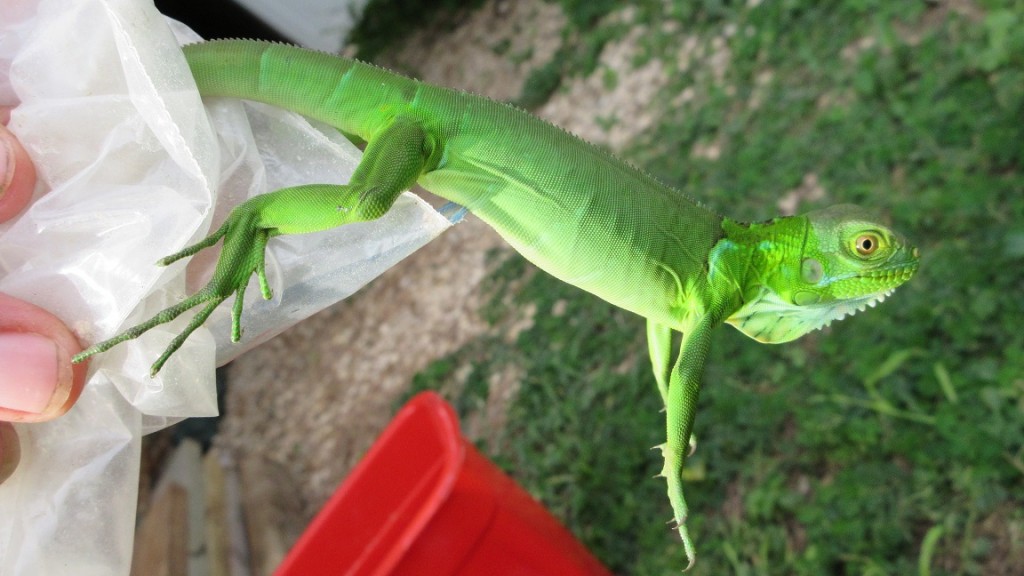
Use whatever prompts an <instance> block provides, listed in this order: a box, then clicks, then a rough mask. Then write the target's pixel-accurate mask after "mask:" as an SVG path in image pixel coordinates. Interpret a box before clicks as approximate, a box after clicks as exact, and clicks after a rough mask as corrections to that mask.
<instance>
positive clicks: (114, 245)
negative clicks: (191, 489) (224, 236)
mask: <svg viewBox="0 0 1024 576" xmlns="http://www.w3.org/2000/svg"><path fill="white" fill-rule="evenodd" d="M176 34H177V37H176ZM189 35H190V33H189V32H188V31H187V30H186V29H184V27H182V26H180V25H175V24H174V23H170V24H169V23H168V22H167V21H166V20H165V19H164V18H163V17H162V16H160V14H159V13H157V12H156V10H155V9H154V8H153V6H152V5H151V4H150V3H149V2H147V1H146V0H39V1H38V2H36V1H35V0H31V1H29V0H4V1H3V2H2V3H0V104H10V103H13V102H20V105H19V107H18V108H17V109H16V110H15V111H14V113H13V114H12V119H11V123H10V126H9V127H10V128H11V130H12V131H13V132H14V133H15V134H17V135H18V137H19V138H20V139H21V141H22V143H23V144H24V145H25V147H26V149H27V150H28V151H29V154H30V156H31V157H32V159H33V161H34V162H35V163H36V167H37V169H38V172H39V176H40V184H39V186H37V190H36V200H35V202H34V203H33V205H32V206H31V207H30V208H29V209H28V210H27V211H26V212H24V213H23V214H21V215H20V216H19V217H18V218H17V219H15V220H14V221H13V222H11V223H8V224H5V225H0V291H3V292H6V293H9V294H11V295H13V296H17V297H19V298H22V299H25V300H28V301H31V302H33V303H35V304H38V305H40V306H42V307H43V308H46V309H48V310H50V311H51V312H53V313H54V314H56V315H57V316H59V317H60V318H62V319H63V320H64V321H65V322H66V323H67V324H68V325H69V326H71V328H72V329H73V330H75V331H76V332H77V333H78V334H79V336H80V337H81V338H82V340H83V341H84V342H85V343H90V342H95V341H98V340H100V339H102V338H106V337H109V336H111V335H113V334H115V333H116V332H118V331H119V330H120V329H123V328H125V327H127V326H130V325H132V324H135V323H137V322H138V321H141V320H143V319H146V318H149V317H150V316H151V315H152V314H153V313H155V312H157V311H158V310H160V309H162V308H164V307H165V306H167V305H169V304H172V303H174V302H177V301H179V300H180V298H181V297H182V296H183V295H184V294H185V293H186V278H185V277H186V275H185V274H184V268H185V264H184V263H177V264H175V265H172V266H170V267H167V268H162V267H158V266H156V265H154V264H153V263H154V262H155V261H156V260H157V259H159V258H161V257H163V256H165V255H167V254H170V253H173V252H175V251H177V250H179V249H180V248H181V247H183V246H184V245H186V244H188V243H191V242H195V241H197V240H199V239H201V238H202V237H204V236H205V235H206V233H207V232H208V231H209V229H210V228H211V225H216V224H218V223H219V222H220V221H221V220H222V219H223V217H224V216H225V215H226V213H227V211H228V210H229V209H230V207H231V206H232V205H234V204H237V203H238V202H240V201H242V200H244V199H245V198H248V197H251V196H252V195H255V194H258V193H262V192H266V191H269V190H273V189H276V188H280V187H282V186H287V185H295V184H303V183H310V182H337V183H341V182H344V181H345V180H346V179H347V178H348V176H349V175H350V174H351V171H352V169H353V168H354V167H355V165H356V163H357V162H358V158H359V151H358V150H357V149H355V148H354V147H352V146H351V145H350V144H349V143H348V142H347V141H346V140H345V139H344V138H343V137H341V136H340V135H338V134H337V133H336V132H335V131H333V130H328V129H323V127H312V126H310V125H309V123H307V122H306V121H305V120H303V119H301V118H299V117H297V116H295V115H291V114H287V113H283V112H282V111H279V110H276V109H272V108H269V107H265V106H260V105H254V104H242V103H240V102H237V101H227V100H220V101H211V102H209V103H208V104H209V106H208V109H204V108H203V105H202V102H201V100H200V98H199V96H198V94H197V93H196V92H195V89H194V85H193V84H192V80H191V76H190V75H189V73H188V68H187V66H186V64H185V61H184V59H183V57H182V56H181V53H180V51H179V50H178V47H177V46H178V43H180V42H184V41H186V40H196V39H197V38H195V37H190V36H189ZM208 113H209V115H208ZM250 126H251V128H250ZM214 205H216V208H214ZM448 225H449V223H448V222H447V221H446V220H445V219H444V218H442V217H441V216H440V215H438V214H437V213H436V212H434V211H433V210H431V209H430V208H429V207H428V206H427V205H426V204H424V203H423V202H422V201H420V200H419V199H417V198H415V197H413V196H411V195H406V196H403V197H402V198H401V199H400V200H399V202H398V203H397V204H396V206H395V209H394V210H392V211H391V212H390V213H389V214H388V215H387V216H386V217H385V218H382V219H381V220H379V221H376V222H371V223H365V224H359V225H350V226H345V227H342V228H339V229H337V230H333V231H330V232H325V233H319V234H309V235H304V236H296V237H284V238H275V239H274V240H273V241H272V242H271V244H272V245H273V246H272V247H271V250H270V251H269V253H268V261H267V268H268V276H269V278H270V280H271V282H272V287H273V289H274V293H275V298H274V300H272V301H269V302H264V301H262V299H261V298H260V296H259V290H258V289H257V288H255V286H254V285H251V286H250V288H249V290H248V292H247V294H248V295H249V296H248V299H247V304H248V305H247V310H246V312H245V313H244V314H243V328H244V329H245V333H244V341H243V343H242V345H232V344H230V343H229V342H228V338H229V335H230V329H229V327H230V318H229V311H230V310H229V308H230V303H226V304H225V305H223V306H222V307H221V308H222V309H221V310H218V312H217V314H216V315H215V317H213V318H211V319H210V321H209V322H208V324H207V327H208V328H210V329H211V330H212V333H213V334H212V337H211V333H210V331H208V330H205V329H200V330H198V331H197V332H196V333H195V334H194V335H193V336H192V337H191V338H190V339H189V340H188V342H187V343H186V344H185V346H183V347H182V348H181V350H179V351H178V352H177V353H176V354H175V355H174V356H173V357H172V359H171V360H170V361H169V362H168V363H167V365H166V366H165V367H164V369H163V371H162V372H161V373H160V374H159V375H158V377H157V378H155V379H150V378H149V377H148V372H149V365H150V364H151V363H152V361H153V360H155V359H156V358H157V357H158V356H159V355H160V353H161V352H162V350H163V349H164V347H165V346H166V344H167V343H168V342H169V341H170V339H171V338H173V336H174V335H176V334H177V333H178V332H180V330H181V328H182V327H183V326H184V324H185V323H186V322H187V319H188V317H191V314H186V315H185V316H184V317H183V318H179V320H178V321H176V322H174V323H172V324H169V325H165V326H161V327H159V328H157V329H154V330H153V331H152V332H151V333H147V334H146V335H145V336H143V337H142V338H140V339H139V340H137V341H132V342H129V343H125V344H122V345H120V346H118V347H117V348H115V349H114V350H112V351H110V352H107V353H105V354H103V355H100V356H97V357H95V358H94V360H93V364H92V367H91V368H92V370H91V371H90V372H91V374H90V379H89V382H88V383H87V384H86V387H85V390H84V392H83V394H82V397H81V399H80V400H79V402H78V404H76V405H75V407H74V408H73V409H72V410H71V411H70V412H69V413H68V414H67V415H65V416H64V417H62V418H59V419H57V420H55V421H53V422H49V423H43V424H32V425H18V426H17V430H18V434H19V436H20V438H21V442H22V449H23V457H22V462H21V465H20V466H19V468H18V470H17V471H16V472H15V474H14V475H13V476H12V477H11V478H10V479H9V480H8V481H7V482H5V483H4V484H2V485H0V575H3V576H7V575H30V574H31V575H37V574H47V575H59V574H75V575H90V574H96V575H102V576H109V575H111V574H127V573H128V570H129V566H130V559H131V549H132V539H133V532H134V523H135V503H136V490H137V483H138V465H139V445H140V443H139V438H140V436H141V434H143V433H144V432H147V431H151V430H155V429H158V428H161V427H163V426H165V425H167V424H169V423H173V422H175V421H177V420H179V419H181V418H182V417H187V416H209V415H213V414H215V412H216V398H215V391H214V390H215V388H214V381H213V368H214V364H215V362H216V363H224V362H227V361H228V360H229V359H230V358H231V357H233V355H234V354H237V353H238V352H240V351H241V350H243V349H245V348H246V347H250V346H252V345H254V344H255V343H258V342H260V341H263V340H265V339H266V338H269V337H270V336H271V335H273V334H276V333H277V332H279V331H280V330H282V329H284V328H286V327H287V326H288V325H290V324H292V323H294V322H296V321H298V320H300V319H302V318H305V317H306V316H308V315H310V314H312V313H313V312H316V311H317V310H319V309H322V308H324V307H326V306H328V305H330V304H332V303H333V302H335V301H337V300H340V299H341V298H343V297H345V296H347V295H349V294H351V293H352V292H354V291H355V290H357V289H358V288H359V287H361V286H362V285H363V284H365V283H366V282H368V281H369V280H370V279H372V278H374V277H376V276H377V275H379V274H380V273H381V272H383V271H384V270H386V269H387V268H389V267H390V266H392V265H393V264H394V263H395V262H397V261H398V260H400V259H401V258H403V257H404V256H406V255H408V254H409V253H411V252H412V251H414V250H415V249H416V248H418V247H419V246H422V245H423V244H425V243H426V242H428V241H429V240H430V239H432V238H434V237H436V236H437V235H438V234H440V232H442V231H443V230H444V229H445V228H446V227H447V226H448ZM215 256H216V250H213V251H212V254H209V255H200V256H199V257H197V258H195V260H197V262H196V263H194V264H193V265H190V267H189V273H188V280H187V284H188V287H187V291H188V292H189V293H191V292H192V291H194V290H195V289H196V288H197V287H199V286H201V285H203V284H204V283H205V276H206V275H207V274H208V273H209V270H210V269H211V268H212V264H213V263H214V261H215V260H214V258H215ZM204 272H205V274H204ZM282 282H287V283H289V284H287V285H285V284H282ZM282 298H283V304H282ZM214 340H216V342H217V346H216V354H215V346H214Z"/></svg>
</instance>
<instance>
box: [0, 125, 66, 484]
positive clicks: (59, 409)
mask: <svg viewBox="0 0 1024 576" xmlns="http://www.w3.org/2000/svg"><path fill="white" fill-rule="evenodd" d="M8 116H9V113H8V111H7V110H0V122H2V123H3V124H6V123H7V119H8ZM35 181H36V173H35V168H34V167H33V165H32V162H31V161H30V160H29V158H28V154H26V153H25V149H24V148H22V147H21V144H20V143H18V141H17V139H16V138H15V137H14V135H13V134H11V133H10V132H9V131H8V130H7V129H6V128H4V127H3V126H2V125H0V222H4V221H7V220H10V219H11V218H13V217H14V216H15V215H17V214H18V213H19V212H21V210H23V209H24V208H25V206H26V205H27V204H28V202H29V200H30V199H31V197H32V189H33V188H34V187H35ZM81 349H82V347H81V345H80V344H79V342H78V339H77V338H76V337H75V335H74V334H72V332H71V331H70V330H69V329H68V328H67V326H65V325H64V323H63V322H61V321H60V319H58V318H57V317H56V316H54V315H53V314H50V313H49V312H47V311H46V310H43V309H42V308H39V307H38V306H35V305H33V304H29V303H28V302H25V301H23V300H19V299H17V298H14V297H11V296H8V295H7V294H3V293H0V483H3V481H4V480H6V479H7V478H8V477H9V476H10V475H11V474H12V473H13V472H14V470H15V468H16V467H17V465H18V461H19V459H20V456H21V449H20V444H19V442H18V436H17V434H16V433H15V430H14V427H13V426H12V425H11V424H10V423H11V422H43V421H46V420H51V419H53V418H56V417H57V416H60V415H61V414H64V413H65V412H67V411H68V409H70V408H71V406H72V405H73V404H74V403H75V401H76V400H78V396H79V395H80V394H81V392H82V387H83V386H84V385H85V373H86V365H85V364H76V365H72V364H71V356H72V355H74V354H75V353H77V352H78V351H80V350H81Z"/></svg>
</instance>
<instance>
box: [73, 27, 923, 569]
mask: <svg viewBox="0 0 1024 576" xmlns="http://www.w3.org/2000/svg"><path fill="white" fill-rule="evenodd" d="M183 50H184V53H185V58H186V59H187V61H188V64H189V66H190V68H191V70H192V74H193V75H194V76H195V81H196V85H197V86H198V88H199V92H200V94H202V95H203V96H206V97H220V96H223V97H230V98H241V99H246V100H254V101H259V102H264V103H267V104H271V105H274V106H278V107H281V108H285V109H288V110H292V111H294V112H298V113H300V114H303V115H305V116H307V117H309V118H313V119H316V120H319V121H321V122H326V123H328V124H330V125H332V126H334V127H336V128H337V129H338V130H340V131H341V132H342V133H343V134H345V135H346V136H347V137H349V138H351V139H354V140H355V139H358V141H363V142H365V143H366V149H365V152H364V155H363V158H362V160H361V162H360V163H359V165H358V167H357V169H356V171H355V173H354V174H353V175H352V178H351V181H350V182H349V183H348V184H343V185H334V184H309V185H305V186H296V187H291V188H284V189H281V190H277V191H274V192H270V193H267V194H263V195H260V196H256V197H254V198H252V199H250V200H248V201H247V202H245V203H243V204H240V205H239V206H237V207H235V208H234V210H233V211H232V212H231V214H230V215H229V216H228V218H227V220H226V221H225V222H224V224H223V225H222V226H221V227H220V228H219V229H217V231H215V232H214V233H212V234H210V235H209V236H208V237H207V238H206V239H205V240H202V241H201V242H199V243H197V244H195V245H193V246H189V247H187V248H185V249H183V250H182V251H180V252H178V253H176V254H173V255H171V256H168V257H166V258H164V259H163V260H161V261H160V264H164V265H166V264H170V263H171V262H174V261H176V260H179V259H181V258H185V257H188V256H191V255H193V254H195V253H197V252H199V251H200V250H202V249H204V248H207V247H210V246H213V245H214V244H215V243H217V242H218V241H219V240H221V239H223V241H224V246H223V248H222V251H221V254H220V259H219V260H218V262H217V266H216V269H215V272H214V274H213V278H212V279H211V280H210V282H209V283H208V284H207V285H206V286H205V287H204V288H202V289H201V290H199V291H198V292H197V293H196V294H194V295H192V296H190V297H188V298H186V299H185V300H184V301H182V302H181V303H180V304H177V305H175V306H171V307H169V308H167V309H166V310H164V311H162V312H160V313H159V314H157V315H156V316H155V317H153V318H152V319H150V320H149V321H147V322H145V323H143V324H140V325H138V326H136V327H134V328H131V329H129V330H127V331H126V332H124V333H122V334H120V335H118V336H115V337H113V338H111V339H109V340H106V341H104V342H101V343H99V344H96V345H95V346H93V347H91V348H89V349H88V350H86V351H84V352H82V353H81V354H79V355H78V356H76V357H75V361H76V362H80V361H82V360H84V359H85V358H87V357H89V356H92V355H93V354H97V353H100V352H103V351H105V350H107V349H109V348H111V347H112V346H114V345H116V344H118V343H120V342H123V341H125V340H128V339H131V338H135V337H137V336H139V335H140V334H142V333H143V332H145V331H147V330H149V329H150V328H153V327H154V326H157V325H159V324H163V323H165V322H169V321H170V320H172V319H174V318H175V317H177V316H178V315H179V314H181V313H182V312H185V311H186V310H188V309H190V308H193V307H196V306H200V305H202V306H203V308H202V309H201V310H200V311H199V312H198V313H197V314H196V316H195V317H194V318H193V319H192V321H191V322H190V323H189V324H188V327H187V328H186V329H185V331H184V332H182V333H181V334H180V335H179V336H178V337H177V338H175V339H174V340H173V341H172V343H171V344H170V345H169V346H168V348H167V350H166V351H165V352H164V353H163V355H161V356H160V358H159V359H157V361H156V363H154V364H153V367H152V373H153V374H155V373H156V372H157V371H158V370H160V368H161V366H162V365H163V364H164V362H165V361H166V360H167V359H168V357H170V356H171V355H172V354H173V353H174V352H175V351H176V350H177V349H178V347H180V346H181V344H182V342H184V340H185V338H187V337H188V335H189V334H191V333H192V332H193V331H194V330H195V329H196V328H198V327H199V326H200V325H202V323H203V322H204V321H205V320H206V319H207V317H208V316H209V315H210V313H211V312H212V311H213V310H214V308H216V307H217V306H218V305H220V304H221V303H222V302H224V301H225V300H226V299H227V298H228V297H230V296H231V295H232V294H233V295H235V301H234V308H233V311H232V335H231V336H232V339H233V340H234V341H237V340H238V338H239V336H240V333H241V326H240V316H241V311H242V297H243V293H244V292H245V287H246V285H247V284H248V282H249V280H250V277H251V276H252V275H253V274H255V275H256V276H257V278H258V279H259V283H260V289H261V291H262V293H263V296H264V297H265V298H270V288H269V286H268V284H267V279H266V274H265V270H264V249H265V248H266V245H267V241H268V240H269V239H270V238H271V237H273V236H277V235H280V234H301V233H306V232H316V231H320V230H326V229H328V228H333V227H335V226H341V225H343V224H346V223H349V222H358V221H364V220H371V219H374V218H378V217H380V216H381V215H383V214H384V213H385V212H387V211H388V210H389V209H390V208H391V205H392V203H393V202H394V201H395V199H396V198H397V197H398V195H399V194H400V193H401V192H402V191H404V190H406V189H408V188H409V187H410V186H412V185H413V184H419V185H420V186H422V187H423V188H425V189H426V190H429V191H431V192H433V193H434V194H437V195H438V196H441V197H443V198H446V199H448V200H450V201H451V202H454V203H457V204H460V205H462V206H463V207H465V208H466V209H468V210H469V211H470V212H472V213H473V214H476V215H477V216H478V217H479V218H480V219H481V220H483V221H484V222H486V223H487V224H489V225H490V226H492V227H493V228H494V229H495V230H497V232H498V233H499V234H501V236H502V237H504V239H505V240H506V241H507V242H508V243H509V244H511V245H512V246H513V247H514V248H515V249H516V250H518V251H519V253H521V254H522V255H523V256H525V257H526V258H527V259H528V260H530V261H531V262H533V263H534V264H536V265H537V266H539V267H540V268H542V269H543V270H546V271H547V272H548V273H550V274H552V275H554V276H555V277H557V278H560V279H561V280H564V281H565V282H568V283H569V284H572V285H574V286H578V287H579V288H582V289H583V290H586V291H588V292H591V293H593V294H596V295H597V296H599V297H601V298H603V299H605V300H607V301H608V302H610V303H612V304H614V305H616V306H620V307H622V308H624V309H626V310H629V311H632V312H635V313H636V314H639V315H640V316H642V317H644V318H646V319H647V337H648V343H649V348H650V356H651V361H652V363H653V367H654V377H655V380H656V381H657V385H658V390H659V391H660V392H661V396H662V400H664V403H665V408H666V419H667V428H668V438H667V441H666V442H665V444H663V445H662V446H661V447H660V448H661V452H662V455H663V456H664V459H665V464H664V468H663V469H662V475H663V476H664V477H665V478H666V479H667V481H668V497H669V500H670V502H671V505H672V510H673V512H674V520H675V523H676V526H677V527H678V530H679V534H680V536H681V537H682V540H683V544H684V548H685V552H686V555H687V558H688V561H689V564H690V565H692V563H693V560H694V549H693V545H692V542H691V540H690V536H689V534H688V532H687V528H686V516H687V509H686V503H685V501H684V499H683V488H682V478H681V471H682V467H683V462H684V461H685V459H686V455H687V450H688V445H689V442H690V432H691V429H692V427H693V420H694V413H695V410H696V407H697V397H698V394H699V392H700V386H701V375H702V372H703V369H704V363H705V360H706V358H707V355H708V348H709V344H710V336H711V331H712V330H713V329H714V328H715V327H716V326H718V325H720V324H722V323H723V322H727V323H729V324H732V325H733V326H735V327H736V328H738V329H739V330H741V331H743V332H744V333H746V334H747V335H749V336H751V337H752V338H755V339H756V340H759V341H761V342H786V341H789V340H793V339H794V338H797V337H799V336H801V335H802V334H805V333H807V332H810V331H812V330H815V329H817V328H821V327H822V326H826V325H828V324H829V323H830V322H831V321H833V320H838V319H840V318H842V317H844V316H846V315H849V314H852V313H854V312H856V311H858V310H863V309H864V308H865V307H866V306H873V305H874V304H875V303H877V302H880V301H881V300H883V299H884V298H885V297H886V296H888V295H889V294H890V293H891V292H892V291H893V289H895V288H896V287H897V286H899V285H900V284H902V283H903V282H905V281H907V280H908V279H909V278H910V277H911V276H912V275H913V274H914V272H915V271H916V269H917V266H918V251H917V249H916V248H913V247H911V246H909V245H908V244H907V242H906V241H905V240H904V239H903V238H902V237H901V236H899V235H898V234H896V233H894V232H893V231H891V230H889V229H888V228H887V227H885V226H883V225H881V224H879V223H878V221H877V220H876V219H874V218H872V217H870V216H869V215H867V213H866V212H865V211H863V210H861V209H859V208H856V207H853V206H834V207H831V208H827V209H824V210H819V211H815V212H810V213H808V214H806V215H802V216H792V217H782V218H775V219H772V220H769V221H766V222H761V223H754V224H748V223H742V222H738V221H735V220H730V219H729V218H725V217H723V216H719V215H718V214H716V213H715V212H713V211H712V210H710V209H708V208H707V207H705V206H703V205H702V204H700V203H698V202H696V201H694V200H692V199H690V198H689V197H687V196H686V195H684V194H682V193H680V192H679V191H677V190H674V189H672V188H669V187H668V186H665V185H663V184H661V183H659V182H658V181H656V180H655V179H654V178H651V177H650V176H648V175H646V174H644V173H643V172H641V171H640V170H637V169H635V168H633V167H631V166H630V165H628V164H626V163H625V162H622V161H620V160H618V159H616V158H614V157H613V156H611V155H609V154H608V153H606V152H605V151H603V150H601V149H599V148H597V147H595V146H593V145H591V144H588V143H586V142H584V141H582V140H580V139H578V138H576V137H575V136H572V135H571V134H569V133H567V132H565V131H563V130H561V129H559V128H557V127H555V126H553V125H551V124H549V123H547V122H544V121H542V120H539V119H537V118H535V117H534V116H531V115H529V114H527V113H526V112H523V111H521V110H518V109H516V108H514V107H512V106H509V105H506V104H502V103H498V102H494V101H492V100H489V99H487V98H483V97H480V96H476V95H473V94H467V93H464V92H459V91H456V90H451V89H447V88H441V87H437V86H432V85H429V84H425V83H422V82H418V81H416V80H412V79H409V78H405V77H403V76H399V75H396V74H393V73H391V72H388V71H386V70H383V69H381V68H377V67H374V66H370V65H367V64H363V63H359V62H355V61H352V60H347V59H344V58H339V57H336V56H332V55H329V54H324V53H319V52H314V51H310V50H305V49H301V48H296V47H291V46H286V45H280V44H272V43H264V42H257V41H248V40H222V41H213V42H205V43H199V44H194V45H190V46H185V47H184V49H183ZM673 332H679V333H681V334H682V341H681V344H680V347H679V351H678V353H677V354H675V360H674V361H673V360H672V357H673V354H672V335H673Z"/></svg>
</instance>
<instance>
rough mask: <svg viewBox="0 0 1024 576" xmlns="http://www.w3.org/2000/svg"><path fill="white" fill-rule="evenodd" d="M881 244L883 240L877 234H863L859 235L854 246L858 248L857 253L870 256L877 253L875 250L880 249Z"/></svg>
mask: <svg viewBox="0 0 1024 576" xmlns="http://www.w3.org/2000/svg"><path fill="white" fill-rule="evenodd" d="M879 244H881V240H880V239H879V238H878V236H876V235H875V234H861V235H860V236H858V237H857V241H856V242H855V243H854V248H855V249H856V250H857V254H860V255H861V256H870V255H872V254H874V253H875V250H878V245H879Z"/></svg>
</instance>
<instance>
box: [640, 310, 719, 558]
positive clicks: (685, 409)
mask: <svg viewBox="0 0 1024 576" xmlns="http://www.w3.org/2000/svg"><path fill="white" fill-rule="evenodd" d="M714 325H715V322H714V321H713V320H712V318H711V317H709V316H706V317H704V318H703V319H702V320H701V321H700V322H698V323H697V324H696V325H695V326H694V328H693V329H692V330H691V331H690V332H689V333H688V334H683V341H682V344H681V345H680V347H679V355H678V356H677V357H676V361H675V365H674V366H672V368H671V373H669V365H668V360H669V358H670V354H669V352H670V350H671V342H672V331H671V330H670V329H668V328H667V327H665V326H661V325H658V324H656V323H653V322H650V321H648V325H647V336H648V348H649V350H650V354H651V363H652V365H653V367H654V374H655V379H656V380H657V381H658V388H659V389H661V390H662V397H663V398H665V399H666V402H665V421H666V429H667V439H666V441H665V443H664V444H662V445H661V455H662V457H663V458H664V460H665V464H664V467H663V468H662V469H661V475H662V476H664V477H665V480H666V481H667V483H668V499H669V503H670V504H671V505H672V516H673V520H675V523H676V529H677V530H679V537H680V538H682V541H683V549H684V551H685V553H686V559H687V563H688V564H687V569H689V568H690V566H693V563H694V561H695V560H696V555H695V552H694V547H693V541H692V540H691V538H690V532H689V530H688V529H687V527H686V517H687V514H688V512H687V506H686V499H685V498H684V496H683V477H682V472H683V464H684V463H685V462H686V457H687V454H688V451H689V446H690V439H691V434H692V432H693V420H694V416H695V415H696V413H697V399H698V396H699V395H700V385H701V377H702V376H703V373H704V363H705V361H706V360H707V356H708V349H709V348H710V345H711V331H712V328H714ZM666 375H667V380H668V385H667V392H665V391H664V389H665V385H664V380H665V379H666Z"/></svg>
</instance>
